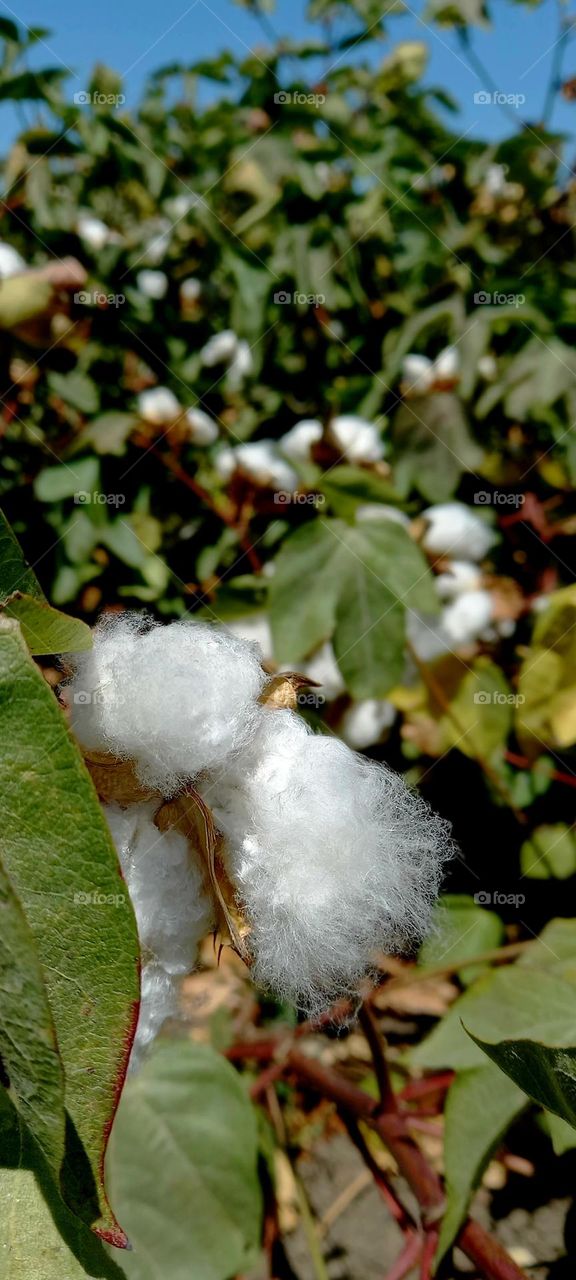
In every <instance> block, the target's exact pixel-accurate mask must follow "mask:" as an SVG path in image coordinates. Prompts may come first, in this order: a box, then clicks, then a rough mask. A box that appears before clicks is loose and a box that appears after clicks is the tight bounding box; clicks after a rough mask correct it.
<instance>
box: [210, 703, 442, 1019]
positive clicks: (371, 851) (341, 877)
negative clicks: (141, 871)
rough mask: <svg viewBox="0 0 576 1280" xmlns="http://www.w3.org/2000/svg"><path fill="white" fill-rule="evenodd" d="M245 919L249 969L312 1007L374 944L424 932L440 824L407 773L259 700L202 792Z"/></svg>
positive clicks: (351, 977)
mask: <svg viewBox="0 0 576 1280" xmlns="http://www.w3.org/2000/svg"><path fill="white" fill-rule="evenodd" d="M206 798H207V800H208V803H210V804H211V805H212V807H213V809H214V813H215V816H216V820H217V822H218V824H219V826H220V828H221V830H222V832H223V834H224V836H225V838H226V843H227V850H228V852H227V860H228V868H229V873H230V875H231V877H232V879H233V881H234V882H235V884H236V886H237V889H238V893H239V896H240V898H241V900H242V902H243V904H244V907H245V910H246V913H247V916H248V919H249V921H250V923H251V926H252V932H251V934H250V941H249V945H250V948H251V951H252V954H253V958H254V970H253V972H254V977H255V979H256V981H257V982H260V983H261V984H262V985H264V986H266V987H268V988H270V989H272V990H273V991H274V992H275V993H276V994H277V995H278V996H279V997H280V998H282V999H287V1000H290V1001H292V1002H293V1003H294V1004H296V1005H298V1006H299V1007H301V1008H303V1009H306V1010H307V1011H311V1012H313V1013H318V1012H319V1011H320V1010H322V1009H324V1008H326V1007H328V1006H329V1005H330V1004H331V1003H332V1002H333V1001H334V1000H335V999H338V998H340V997H342V996H343V995H345V994H352V993H353V992H354V990H355V988H356V985H357V983H358V981H359V979H360V978H361V977H362V975H363V974H365V973H366V972H368V971H370V969H371V966H372V963H373V960H374V957H375V954H376V953H377V952H378V951H382V950H383V951H391V950H392V951H396V950H399V949H400V950H402V949H406V948H409V947H412V946H413V945H414V944H415V942H416V941H417V940H419V939H420V938H421V937H422V936H423V935H424V934H425V933H426V931H427V929H428V927H429V922H430V913H431V907H432V904H433V902H434V900H435V897H436V894H437V891H438V887H439V882H440V876H441V868H442V863H443V860H444V859H445V857H446V856H447V853H448V852H449V839H448V829H447V825H446V824H445V823H444V822H443V821H442V820H441V819H439V818H437V817H435V816H434V815H433V814H432V813H431V812H430V810H429V809H428V806H427V805H426V804H425V803H424V801H423V800H422V799H420V798H418V797H416V796H414V795H412V794H411V793H410V792H409V791H408V789H407V788H406V786H405V784H404V781H403V780H402V778H400V777H399V776H398V775H396V774H394V773H392V772H391V771H390V770H388V769H387V768H385V767H383V766H380V765H378V764H375V763H374V762H372V761H368V760H365V759H363V758H362V757H361V756H358V755H356V754H355V753H354V752H352V751H350V750H349V748H348V747H346V746H345V745H344V743H343V742H340V741H339V740H337V739H335V738H331V737H323V736H319V735H315V734H313V733H312V732H311V731H310V730H309V729H308V728H307V727H306V725H305V724H304V723H303V721H301V720H300V719H299V718H298V716H296V715H295V714H294V713H293V712H291V711H265V712H264V715H263V718H262V721H261V726H260V730H259V732H258V735H257V737H256V739H255V741H254V743H253V745H252V748H251V749H250V750H249V752H248V754H247V758H246V759H245V760H243V762H242V767H241V768H236V769H232V770H231V771H230V773H229V775H228V778H227V779H224V780H221V781H219V783H218V786H215V787H214V788H213V789H212V791H211V792H210V794H207V796H206Z"/></svg>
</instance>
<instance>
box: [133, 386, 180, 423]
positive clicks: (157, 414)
mask: <svg viewBox="0 0 576 1280" xmlns="http://www.w3.org/2000/svg"><path fill="white" fill-rule="evenodd" d="M181 412H182V410H181V408H180V404H179V403H178V400H177V399H176V396H175V395H174V392H173V391H170V389H169V387H150V388H149V390H148V391H141V392H140V394H139V396H138V414H139V416H140V417H141V418H142V420H143V421H144V422H149V423H151V424H152V426H155V427H163V426H165V425H166V423H168V422H173V421H174V418H177V417H178V415H179V414H180V413H181Z"/></svg>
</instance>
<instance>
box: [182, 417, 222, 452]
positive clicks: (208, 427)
mask: <svg viewBox="0 0 576 1280" xmlns="http://www.w3.org/2000/svg"><path fill="white" fill-rule="evenodd" d="M184 421H185V424H186V436H187V439H188V440H191V441H192V443H193V444H199V445H208V444H214V441H215V440H217V439H218V423H217V422H215V421H214V419H213V418H211V417H210V415H209V414H208V413H204V410H203V409H187V410H186V414H185V419H184Z"/></svg>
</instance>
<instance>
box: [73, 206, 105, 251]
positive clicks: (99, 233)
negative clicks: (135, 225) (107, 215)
mask: <svg viewBox="0 0 576 1280" xmlns="http://www.w3.org/2000/svg"><path fill="white" fill-rule="evenodd" d="M76 231H77V232H78V235H79V236H80V239H81V241H82V243H83V244H84V245H86V246H87V248H88V249H92V250H93V251H94V253H99V251H100V250H101V249H103V248H104V247H105V245H107V244H108V243H109V241H110V239H111V238H112V232H111V230H110V227H108V226H107V225H106V223H105V222H102V219H101V218H96V217H94V216H93V215H92V214H90V213H81V214H80V217H79V218H78V221H77V223H76Z"/></svg>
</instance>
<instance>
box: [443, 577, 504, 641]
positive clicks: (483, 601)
mask: <svg viewBox="0 0 576 1280" xmlns="http://www.w3.org/2000/svg"><path fill="white" fill-rule="evenodd" d="M491 617H492V596H491V595H490V592H489V591H464V592H463V593H462V595H460V596H458V599H457V600H454V602H453V604H449V605H448V606H447V608H446V609H444V611H443V613H442V626H443V628H444V630H445V631H446V634H447V636H448V637H449V639H450V642H451V644H453V645H454V646H456V647H457V648H458V647H460V646H461V645H468V644H474V643H475V642H476V641H477V640H478V638H479V636H480V635H481V634H482V632H483V631H484V629H485V627H487V626H488V624H489V622H490V620H491Z"/></svg>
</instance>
